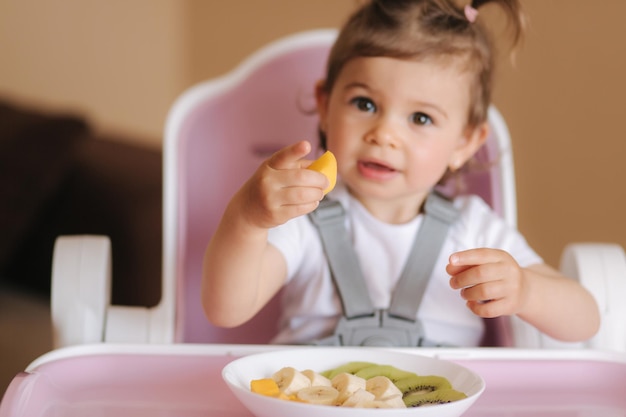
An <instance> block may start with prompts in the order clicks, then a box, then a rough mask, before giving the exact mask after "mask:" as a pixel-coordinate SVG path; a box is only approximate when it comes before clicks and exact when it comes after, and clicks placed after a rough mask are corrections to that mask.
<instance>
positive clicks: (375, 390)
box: [365, 375, 402, 400]
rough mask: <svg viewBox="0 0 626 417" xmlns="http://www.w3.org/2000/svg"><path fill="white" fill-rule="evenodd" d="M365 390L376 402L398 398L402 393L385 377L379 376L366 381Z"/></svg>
mask: <svg viewBox="0 0 626 417" xmlns="http://www.w3.org/2000/svg"><path fill="white" fill-rule="evenodd" d="M365 389H366V390H368V391H369V392H371V393H372V394H374V396H375V397H376V399H377V400H385V399H387V398H390V397H395V396H400V398H402V391H400V389H399V388H398V387H396V385H395V384H394V383H393V382H392V381H391V379H389V378H387V377H386V376H383V375H379V376H375V377H372V378H370V379H368V380H367V381H366V383H365Z"/></svg>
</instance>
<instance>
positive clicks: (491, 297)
mask: <svg viewBox="0 0 626 417" xmlns="http://www.w3.org/2000/svg"><path fill="white" fill-rule="evenodd" d="M446 271H447V272H448V274H450V276H451V278H450V286H451V287H452V288H453V289H460V290H461V297H462V298H463V299H465V300H466V301H467V307H468V308H469V309H470V310H471V311H473V312H474V314H476V315H478V316H480V317H485V318H491V317H498V316H502V315H512V314H517V313H519V312H520V311H521V310H522V307H523V305H524V303H525V300H526V292H527V291H526V287H525V285H524V284H525V283H524V270H523V269H522V268H521V267H520V266H519V265H518V263H517V262H516V261H515V259H513V257H512V256H511V255H510V254H509V253H508V252H505V251H502V250H499V249H488V248H481V249H470V250H466V251H461V252H457V253H453V254H452V255H450V258H449V264H448V265H447V266H446Z"/></svg>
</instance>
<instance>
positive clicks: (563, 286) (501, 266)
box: [446, 249, 600, 342]
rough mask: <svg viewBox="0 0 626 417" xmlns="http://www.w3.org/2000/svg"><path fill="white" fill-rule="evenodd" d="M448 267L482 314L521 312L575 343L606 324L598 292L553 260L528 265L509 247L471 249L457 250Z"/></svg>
mask: <svg viewBox="0 0 626 417" xmlns="http://www.w3.org/2000/svg"><path fill="white" fill-rule="evenodd" d="M446 271H447V272H448V274H450V275H451V278H450V286H451V287H452V288H453V289H460V290H461V297H463V299H465V300H466V302H467V307H468V308H469V309H470V310H471V311H473V312H474V313H475V314H476V315H478V316H480V317H497V316H501V315H512V314H516V315H518V316H519V317H520V318H521V319H523V320H525V321H527V322H528V323H530V324H531V325H533V326H535V327H536V328H537V329H538V330H540V331H541V332H543V333H545V334H547V335H549V336H551V337H553V338H555V339H558V340H562V341H570V342H573V341H582V340H586V339H589V338H590V337H592V336H593V335H594V334H595V333H596V332H597V331H598V328H599V326H600V314H599V311H598V306H597V304H596V301H595V299H594V298H593V296H592V295H591V294H590V293H589V292H588V291H587V290H586V289H585V288H584V287H582V286H581V285H580V284H579V283H578V282H576V281H574V280H572V279H569V278H567V277H565V276H563V275H562V274H560V273H559V272H558V271H556V270H555V269H553V268H551V267H549V266H548V265H545V264H538V265H533V266H530V267H527V268H522V267H520V266H519V265H518V264H517V262H516V261H515V259H513V257H512V256H511V255H510V254H509V253H507V252H505V251H502V250H497V249H471V250H466V251H462V252H457V253H454V254H452V255H451V256H450V260H449V264H448V266H447V267H446ZM573 323H575V325H573Z"/></svg>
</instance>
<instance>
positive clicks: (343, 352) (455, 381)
mask: <svg viewBox="0 0 626 417" xmlns="http://www.w3.org/2000/svg"><path fill="white" fill-rule="evenodd" d="M351 361H368V362H374V363H378V364H386V365H393V366H396V367H398V368H400V369H403V370H407V371H412V372H415V373H417V374H420V375H439V376H443V377H446V378H448V380H449V381H450V383H451V384H452V387H453V388H454V389H456V390H459V391H462V392H464V393H465V394H466V395H467V398H465V399H463V400H458V401H454V402H451V403H447V404H439V405H432V406H429V407H416V408H397V409H372V408H349V407H331V406H323V405H312V404H305V403H299V402H295V401H286V400H281V399H277V398H272V397H267V396H263V395H260V394H255V393H253V392H251V391H250V381H252V380H253V379H260V378H268V377H271V375H272V374H273V373H274V372H276V371H278V370H279V369H281V368H283V367H285V366H293V367H294V368H296V369H298V370H305V369H313V370H315V371H318V372H321V371H325V370H327V369H332V368H334V367H337V366H339V365H342V364H345V363H347V362H351ZM222 377H223V378H224V381H226V384H227V385H228V386H229V388H230V389H231V391H232V392H233V394H235V396H236V397H237V398H238V399H239V401H241V403H242V404H243V405H244V406H245V407H246V408H247V409H248V410H249V411H250V412H251V413H252V414H254V415H255V416H257V417H288V416H298V417H348V416H349V417H381V416H383V415H385V416H394V417H395V416H397V417H403V416H411V417H431V416H432V417H458V416H460V415H462V414H463V413H464V412H465V411H466V410H467V409H468V408H469V407H470V406H471V405H472V404H473V403H474V402H475V401H476V400H477V399H478V397H479V396H480V395H481V394H482V392H483V391H484V389H485V381H484V380H483V379H482V378H481V377H480V376H479V375H477V374H476V373H474V372H472V371H470V370H469V369H467V368H464V367H462V366H460V365H457V364H455V363H453V362H448V361H444V360H441V359H436V358H431V357H426V356H421V355H419V354H418V353H415V354H413V353H412V352H398V351H391V350H384V349H381V348H363V347H358V348H351V347H323V346H319V347H312V348H308V347H307V348H294V349H279V350H276V351H272V352H267V353H259V354H253V355H249V356H244V357H242V358H239V359H235V360H234V361H232V362H230V363H229V364H228V365H226V366H225V367H224V369H223V371H222Z"/></svg>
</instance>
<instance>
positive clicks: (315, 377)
mask: <svg viewBox="0 0 626 417" xmlns="http://www.w3.org/2000/svg"><path fill="white" fill-rule="evenodd" d="M302 373H303V374H304V375H305V376H306V377H307V378H309V379H310V380H311V386H312V387H316V386H323V387H332V386H333V384H332V383H331V382H330V379H328V378H326V377H325V376H324V375H322V374H320V373H318V372H315V371H314V370H312V369H305V370H304V371H302Z"/></svg>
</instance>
